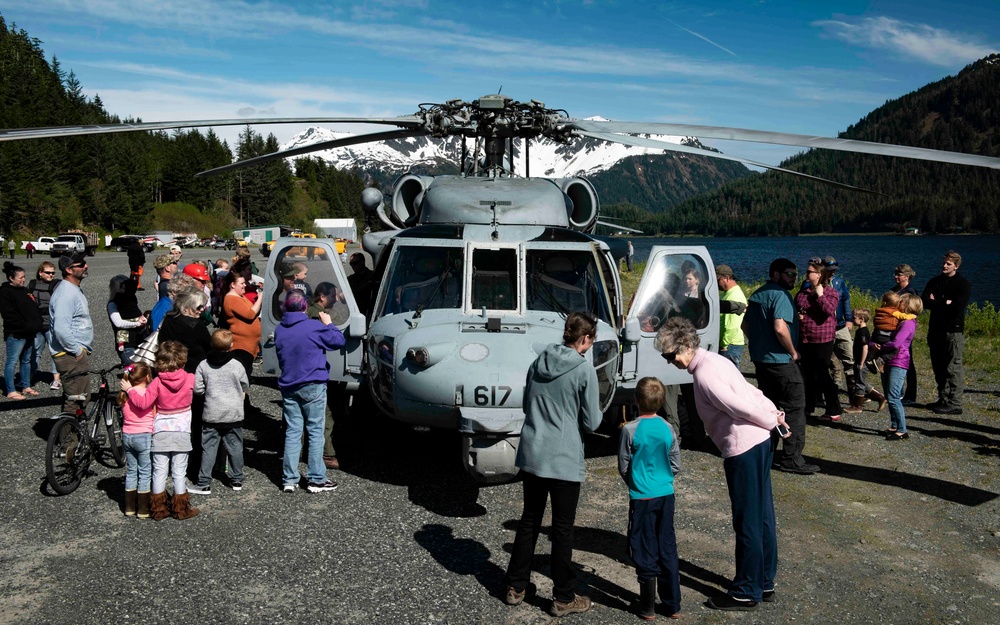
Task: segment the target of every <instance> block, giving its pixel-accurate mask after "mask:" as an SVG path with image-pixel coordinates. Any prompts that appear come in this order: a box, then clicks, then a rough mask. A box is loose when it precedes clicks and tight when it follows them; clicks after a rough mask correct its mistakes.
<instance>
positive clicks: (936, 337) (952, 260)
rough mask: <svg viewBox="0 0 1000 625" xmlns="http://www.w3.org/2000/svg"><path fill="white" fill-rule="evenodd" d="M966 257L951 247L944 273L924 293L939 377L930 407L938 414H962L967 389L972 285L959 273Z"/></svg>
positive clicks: (930, 344) (929, 342)
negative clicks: (967, 314)
mask: <svg viewBox="0 0 1000 625" xmlns="http://www.w3.org/2000/svg"><path fill="white" fill-rule="evenodd" d="M961 264H962V257H961V256H959V254H958V253H957V252H953V251H949V252H948V253H946V254H945V255H944V262H943V265H942V267H941V274H940V275H937V276H934V277H933V278H931V279H930V280H928V281H927V286H926V287H924V292H923V295H922V296H921V297H922V298H923V300H924V308H925V309H927V310H929V311H930V313H931V319H930V323H929V324H928V326H927V345H928V347H930V351H931V367H932V368H933V369H934V379H935V380H936V381H937V389H938V399H937V401H936V402H934V403H933V404H931V405H930V406H929V407H930V408H931V409H933V410H934V412H935V413H937V414H950V415H959V414H962V393H963V391H964V390H965V369H964V368H963V366H962V350H963V349H964V347H965V334H964V332H965V308H966V306H968V304H969V296H970V295H971V293H972V286H971V285H970V284H969V281H968V280H966V279H965V277H964V276H962V275H960V274H959V273H958V267H959V266H960V265H961Z"/></svg>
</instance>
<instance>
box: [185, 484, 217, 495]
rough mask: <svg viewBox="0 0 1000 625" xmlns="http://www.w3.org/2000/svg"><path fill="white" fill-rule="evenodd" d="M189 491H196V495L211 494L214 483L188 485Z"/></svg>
mask: <svg viewBox="0 0 1000 625" xmlns="http://www.w3.org/2000/svg"><path fill="white" fill-rule="evenodd" d="M188 492H189V493H194V494H195V495H211V494H212V485H211V484H209V485H208V486H188Z"/></svg>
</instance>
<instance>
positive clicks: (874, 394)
mask: <svg viewBox="0 0 1000 625" xmlns="http://www.w3.org/2000/svg"><path fill="white" fill-rule="evenodd" d="M865 397H867V398H868V399H871V400H873V401H877V402H878V408H876V409H875V412H881V411H882V409H883V408H885V405H886V403H887V402H886V401H885V395H883V394H882V393H880V392H879V391H877V390H875V389H872V390H870V391H868V394H867V395H865Z"/></svg>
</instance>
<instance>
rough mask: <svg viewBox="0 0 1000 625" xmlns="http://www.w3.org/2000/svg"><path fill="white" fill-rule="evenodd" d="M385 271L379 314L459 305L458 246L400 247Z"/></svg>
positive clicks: (459, 273) (459, 266)
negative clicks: (389, 278) (385, 287)
mask: <svg viewBox="0 0 1000 625" xmlns="http://www.w3.org/2000/svg"><path fill="white" fill-rule="evenodd" d="M388 271H389V275H391V276H392V281H391V282H390V284H389V288H388V290H387V291H386V296H385V302H384V304H383V308H382V314H383V315H393V314H396V313H403V312H413V311H417V310H421V311H423V310H430V309H434V308H461V306H462V248H460V247H425V246H415V245H406V246H400V247H398V248H396V255H395V256H394V257H393V259H392V265H391V266H390V268H389V269H388Z"/></svg>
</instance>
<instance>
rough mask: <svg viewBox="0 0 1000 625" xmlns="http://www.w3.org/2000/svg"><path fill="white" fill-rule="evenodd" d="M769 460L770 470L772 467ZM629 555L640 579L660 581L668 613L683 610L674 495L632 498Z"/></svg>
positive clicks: (661, 596)
mask: <svg viewBox="0 0 1000 625" xmlns="http://www.w3.org/2000/svg"><path fill="white" fill-rule="evenodd" d="M770 468H771V467H770V464H768V470H769V471H770ZM628 555H629V557H630V558H632V562H635V576H636V578H637V579H638V581H639V583H640V584H642V582H644V581H646V580H650V579H655V580H657V581H658V584H657V586H658V587H659V589H660V601H662V602H663V603H664V604H666V606H667V610H668V614H674V613H676V612H680V611H681V578H680V569H679V562H678V558H677V538H676V535H675V534H674V496H673V495H666V496H665V497H653V498H652V499H629V502H628Z"/></svg>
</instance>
